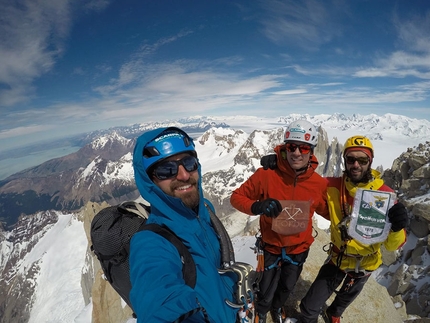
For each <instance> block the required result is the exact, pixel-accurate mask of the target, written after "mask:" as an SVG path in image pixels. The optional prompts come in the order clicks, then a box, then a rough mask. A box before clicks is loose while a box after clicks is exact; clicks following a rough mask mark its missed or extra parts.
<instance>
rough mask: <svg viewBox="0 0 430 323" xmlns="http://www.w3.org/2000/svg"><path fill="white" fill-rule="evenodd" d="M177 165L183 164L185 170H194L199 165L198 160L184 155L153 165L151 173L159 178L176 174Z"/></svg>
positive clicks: (166, 177) (162, 178) (163, 178)
mask: <svg viewBox="0 0 430 323" xmlns="http://www.w3.org/2000/svg"><path fill="white" fill-rule="evenodd" d="M179 165H182V166H184V168H185V170H186V171H187V172H194V171H195V170H197V168H198V167H199V162H198V161H197V158H196V157H194V156H185V157H184V158H182V159H180V160H169V161H165V162H161V163H160V164H159V165H157V166H155V168H154V171H153V174H154V176H155V177H157V178H158V179H160V180H165V179H168V178H172V177H175V176H176V175H178V170H179Z"/></svg>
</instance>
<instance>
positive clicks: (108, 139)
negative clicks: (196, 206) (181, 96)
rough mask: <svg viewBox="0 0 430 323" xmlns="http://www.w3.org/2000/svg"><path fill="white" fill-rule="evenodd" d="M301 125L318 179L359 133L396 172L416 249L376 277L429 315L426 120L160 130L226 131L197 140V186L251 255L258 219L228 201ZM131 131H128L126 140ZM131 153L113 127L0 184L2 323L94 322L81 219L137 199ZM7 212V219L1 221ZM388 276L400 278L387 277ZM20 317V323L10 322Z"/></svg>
mask: <svg viewBox="0 0 430 323" xmlns="http://www.w3.org/2000/svg"><path fill="white" fill-rule="evenodd" d="M298 118H304V119H307V120H309V121H311V122H313V123H314V124H316V125H317V126H320V127H319V144H318V147H317V150H316V155H317V157H318V160H319V162H320V167H319V169H318V171H319V172H320V173H321V174H323V175H339V174H340V173H341V171H342V165H341V162H340V159H339V152H340V151H341V149H342V144H343V143H344V141H345V140H346V138H347V137H349V136H351V135H355V134H366V135H367V136H368V137H369V138H371V139H372V142H373V144H374V146H375V154H376V157H375V163H374V166H377V165H382V166H383V168H384V169H388V168H391V167H392V166H393V167H392V169H390V170H388V171H387V172H386V179H387V182H388V183H389V184H390V185H392V187H393V188H398V189H399V190H400V191H399V192H400V194H401V195H400V196H401V198H402V199H403V201H404V202H405V203H406V204H407V205H408V209H409V211H410V212H411V218H414V219H419V221H418V220H417V221H418V222H411V230H413V231H411V238H410V241H412V242H416V243H417V244H418V245H419V246H422V248H415V249H414V250H412V249H413V248H414V246H413V244H411V243H410V244H408V245H407V246H405V249H404V250H403V254H402V258H401V259H402V261H401V262H399V261H397V262H396V261H394V262H395V264H394V265H390V266H387V267H385V268H382V269H381V271H380V272H379V273H378V276H377V278H378V279H379V280H380V281H381V283H382V284H384V285H385V286H387V288H389V290H391V291H392V292H393V293H394V294H395V295H397V294H399V293H400V294H405V295H407V297H408V299H405V301H408V302H407V304H408V312H410V313H419V314H421V315H422V313H427V315H428V314H429V312H430V311H428V310H425V311H427V312H425V311H424V310H423V308H426V305H425V304H427V303H426V302H428V301H429V300H430V297H427V296H428V295H427V294H425V293H423V291H425V290H428V285H429V284H430V282H427V285H426V277H428V275H429V272H428V270H429V269H428V268H429V262H430V261H429V256H428V254H429V247H428V245H427V246H426V245H425V242H424V239H427V238H428V234H429V233H428V223H429V222H430V219H428V216H426V214H430V210H428V211H429V213H426V212H427V209H426V208H425V205H427V203H428V202H427V201H428V198H427V197H426V196H427V194H429V191H428V187H430V183H427V182H426V180H425V179H426V178H429V177H430V176H428V175H427V174H428V172H427V168H428V167H429V166H428V164H429V160H430V157H429V155H430V153H429V152H428V151H429V148H428V144H427V143H426V139H427V138H429V137H430V136H429V135H430V123H429V122H428V121H426V120H417V119H410V118H405V117H402V116H395V115H391V114H388V115H384V116H376V115H370V116H360V115H354V116H352V117H346V116H344V115H341V114H336V115H331V116H329V115H319V116H309V115H289V116H286V117H279V118H273V119H267V118H266V119H262V118H256V117H225V118H215V117H212V118H209V117H198V118H197V117H196V118H192V119H188V120H181V121H180V122H179V121H178V122H177V123H175V124H173V123H169V124H157V126H167V125H175V126H181V127H182V125H183V124H184V122H190V123H192V124H194V123H195V122H200V121H201V120H202V119H204V120H205V122H206V123H208V124H215V125H220V124H222V126H221V127H213V128H208V129H206V130H205V131H204V132H199V131H196V133H194V137H195V138H196V140H195V143H196V149H197V152H198V155H199V158H200V161H201V164H202V169H203V173H204V177H203V185H204V189H205V192H206V195H207V197H208V198H209V199H210V200H211V201H213V203H214V205H215V208H216V210H217V214H218V216H220V217H221V218H222V220H223V222H224V223H225V224H226V226H227V227H228V230H229V232H230V234H231V235H232V236H236V238H235V239H236V244H235V249H236V250H239V249H241V250H248V249H249V248H248V247H249V246H251V245H252V244H253V242H254V238H253V237H252V236H251V237H246V235H247V234H250V233H251V232H253V230H255V229H256V225H257V221H253V222H252V221H250V218H249V217H248V216H246V215H243V214H241V213H238V212H235V210H233V209H232V207H231V206H230V204H229V202H228V199H229V196H230V194H231V191H232V190H233V189H234V188H236V187H237V186H239V185H240V184H241V183H242V182H243V181H244V180H246V179H247V178H248V176H249V175H250V174H252V172H253V171H254V170H255V169H256V168H257V167H259V160H260V158H261V156H263V155H265V154H268V153H271V152H272V150H273V147H275V146H276V145H277V144H278V143H280V142H282V140H283V127H285V126H286V125H287V124H289V123H290V122H291V121H293V120H295V119H298ZM153 126H154V127H155V125H153ZM137 128H138V129H139V131H142V129H143V128H145V129H152V128H151V126H150V125H145V126H142V127H137V126H136V129H137ZM190 129H191V128H190ZM193 129H197V128H196V127H194V128H193ZM134 131H135V130H130V132H129V136H131V134H132V133H134ZM133 146H134V139H133V138H129V139H127V138H125V137H124V136H122V135H121V134H120V133H118V131H116V130H112V131H110V132H106V133H104V134H103V135H102V136H99V137H96V138H95V139H94V140H92V141H91V142H90V143H88V144H87V145H86V146H84V147H83V148H82V149H81V150H79V151H78V152H76V153H74V154H71V155H68V156H64V157H61V158H57V159H53V160H50V161H48V162H46V163H43V164H41V165H39V166H37V167H34V168H31V169H29V170H27V171H23V172H20V173H17V174H15V175H12V176H10V177H9V178H7V179H6V180H4V181H1V182H0V211H1V212H2V213H1V214H0V218H2V221H3V222H7V224H8V225H9V227H8V230H4V231H0V242H1V245H0V272H1V278H0V318H7V319H8V320H9V321H8V320H6V321H2V319H0V322H28V321H30V322H50V321H55V322H78V323H90V322H91V318H90V317H91V312H92V306H93V302H92V297H93V296H92V295H93V292H94V291H92V290H91V289H92V286H87V285H85V284H86V282H88V281H90V280H91V279H89V278H88V277H91V276H92V275H93V273H94V271H93V268H91V265H90V261H89V259H88V257H89V256H88V253H87V252H88V245H87V234H88V227H87V226H85V224H84V223H85V222H83V219H82V216H81V214H82V208H83V207H84V208H85V207H88V202H90V201H91V202H99V203H102V202H108V203H110V204H114V203H119V202H120V201H122V200H127V199H134V198H136V197H137V196H138V193H137V190H136V188H135V186H134V182H133V171H132V167H131V152H132V148H133ZM397 151H398V153H397ZM90 205H91V204H90ZM51 210H57V212H56V211H51ZM12 211H14V212H15V213H14V214H13V217H11V218H10V219H9V220H8V221H5V218H6V217H7V216H8V215H9V214H10V213H12ZM21 214H32V215H30V216H23V215H21ZM18 218H19V221H18V222H17V219H18ZM321 223H323V222H321ZM423 223H425V224H426V225H427V226H424V225H423ZM5 228H6V226H5ZM412 228H413V229H412ZM425 228H427V231H425ZM418 230H419V231H418ZM425 241H428V240H425ZM406 248H407V249H406ZM72 249H73V250H72ZM409 250H410V251H409ZM417 250H419V251H417ZM64 252H67V255H68V256H67V257H65V256H64ZM419 252H420V253H419ZM86 253H87V254H86ZM240 254H241V255H243V257H245V258H246V259H247V260H248V262H252V261H255V259H254V257H253V254H252V253H249V250H248V253H247V252H244V253H240ZM69 261H70V262H69ZM72 262H73V263H72ZM399 268H402V271H400V269H399ZM394 273H397V276H401V275H402V274H403V275H404V276H402V277H403V278H402V279H400V278H399V279H397V278H396V279H395V280H393V275H394ZM426 275H427V276H426ZM83 277H86V278H83ZM423 277H424V278H423ZM67 279H68V280H67ZM92 279H94V277H92ZM64 281H67V283H65V282H64ZM393 281H395V285H393ZM402 288H404V289H407V291H408V294H406V293H405V290H402ZM416 289H418V290H416ZM417 295H421V296H420V297H421V299H419V300H418V297H417ZM422 295H424V296H422ZM426 295H427V296H426ZM393 296H394V295H393ZM427 306H428V305H427ZM427 308H428V307H427ZM423 311H424V312H423ZM54 313H55V314H54ZM18 316H19V317H20V319H16V320H15V318H17V317H18ZM47 316H48V317H49V318H46V317H47ZM11 318H14V319H13V320H11ZM44 318H46V319H44Z"/></svg>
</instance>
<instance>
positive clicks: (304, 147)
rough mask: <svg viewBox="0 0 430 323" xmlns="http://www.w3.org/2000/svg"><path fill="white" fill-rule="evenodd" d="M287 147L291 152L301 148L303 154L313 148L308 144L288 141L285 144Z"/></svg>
mask: <svg viewBox="0 0 430 323" xmlns="http://www.w3.org/2000/svg"><path fill="white" fill-rule="evenodd" d="M285 147H286V148H287V150H288V151H289V152H290V153H293V152H295V151H296V149H297V148H299V151H300V153H301V154H308V153H309V152H310V151H311V150H312V147H311V146H309V145H306V144H301V145H296V144H292V143H287V144H285Z"/></svg>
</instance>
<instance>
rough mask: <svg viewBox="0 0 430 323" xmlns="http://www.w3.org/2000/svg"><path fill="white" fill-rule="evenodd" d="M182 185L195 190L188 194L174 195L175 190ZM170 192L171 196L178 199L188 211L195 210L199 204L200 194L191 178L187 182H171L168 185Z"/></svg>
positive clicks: (195, 182)
mask: <svg viewBox="0 0 430 323" xmlns="http://www.w3.org/2000/svg"><path fill="white" fill-rule="evenodd" d="M184 185H191V186H193V187H194V188H195V189H193V190H192V191H190V192H186V193H181V194H176V189H177V188H178V187H182V186H184ZM170 190H171V192H172V194H171V195H172V196H174V197H177V198H180V199H181V201H182V203H184V205H185V206H186V207H188V208H190V209H195V208H196V207H197V206H198V205H199V203H200V194H199V190H198V187H197V181H196V180H195V179H194V178H192V177H190V178H189V179H188V180H187V181H178V180H176V181H173V182H172V183H171V185H170Z"/></svg>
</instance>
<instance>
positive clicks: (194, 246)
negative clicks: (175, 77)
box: [130, 127, 238, 323]
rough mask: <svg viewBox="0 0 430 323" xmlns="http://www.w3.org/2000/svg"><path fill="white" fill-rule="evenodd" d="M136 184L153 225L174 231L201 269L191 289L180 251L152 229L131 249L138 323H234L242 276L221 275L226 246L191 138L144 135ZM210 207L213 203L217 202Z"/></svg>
mask: <svg viewBox="0 0 430 323" xmlns="http://www.w3.org/2000/svg"><path fill="white" fill-rule="evenodd" d="M133 168H134V175H135V181H136V185H137V187H138V189H139V192H140V194H141V195H142V197H143V198H144V199H145V200H146V201H148V202H149V203H150V204H151V214H150V216H149V218H148V221H147V223H157V224H159V225H163V226H166V227H168V228H169V229H170V230H172V231H173V232H174V233H175V234H176V235H177V236H178V237H179V238H180V239H181V241H182V242H183V243H184V244H185V246H186V247H187V248H188V250H189V251H190V253H191V255H192V257H193V259H194V262H195V265H196V270H197V281H196V286H195V287H194V288H191V287H189V286H188V285H186V284H185V281H184V278H183V273H182V266H183V264H182V262H181V258H180V256H179V253H178V251H177V249H176V247H175V246H174V245H173V244H171V243H170V242H169V241H167V240H166V239H164V238H163V237H161V236H159V235H158V234H156V233H154V232H152V231H140V232H138V233H136V234H135V235H134V236H133V238H132V240H131V245H130V279H131V283H132V290H131V292H130V299H131V302H132V305H133V309H134V311H135V313H136V315H137V320H138V322H139V323H140V322H151V323H152V322H213V323H221V322H222V323H228V322H231V323H233V322H236V319H237V311H238V310H237V309H235V308H233V307H231V306H229V305H228V304H227V302H226V301H230V302H232V303H234V298H233V294H234V289H235V283H236V280H237V278H236V275H234V274H231V273H225V274H219V272H218V269H219V268H220V266H221V251H220V242H219V240H218V238H217V235H216V233H215V231H214V229H213V227H212V225H211V221H210V215H209V213H208V210H207V208H206V207H205V203H204V202H205V201H206V202H207V200H205V199H204V197H203V191H202V186H201V167H200V164H199V161H198V159H197V153H196V151H195V148H194V143H193V140H192V139H191V138H190V137H189V136H188V135H187V134H186V133H185V132H184V131H182V130H181V129H178V128H175V127H169V128H160V129H155V130H152V131H149V132H146V133H144V134H143V135H141V136H140V137H139V138H138V139H137V142H136V146H135V148H134V155H133ZM211 206H212V205H211Z"/></svg>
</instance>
